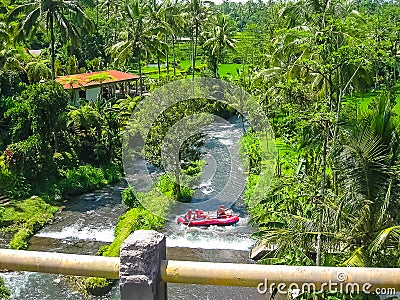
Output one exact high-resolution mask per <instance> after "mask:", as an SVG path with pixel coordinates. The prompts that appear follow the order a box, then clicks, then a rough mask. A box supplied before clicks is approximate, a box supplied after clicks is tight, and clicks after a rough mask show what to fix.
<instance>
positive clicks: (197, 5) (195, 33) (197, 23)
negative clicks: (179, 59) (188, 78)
mask: <svg viewBox="0 0 400 300" xmlns="http://www.w3.org/2000/svg"><path fill="white" fill-rule="evenodd" d="M203 3H204V1H203V0H192V2H191V3H189V6H188V13H189V15H190V20H191V23H192V24H191V26H192V28H191V29H192V30H191V32H190V34H191V44H192V78H193V79H194V74H195V69H196V58H197V42H198V38H199V35H200V31H201V28H202V26H203V25H204V24H205V23H206V22H207V19H208V15H209V13H208V9H207V8H206V7H205V6H204V5H203Z"/></svg>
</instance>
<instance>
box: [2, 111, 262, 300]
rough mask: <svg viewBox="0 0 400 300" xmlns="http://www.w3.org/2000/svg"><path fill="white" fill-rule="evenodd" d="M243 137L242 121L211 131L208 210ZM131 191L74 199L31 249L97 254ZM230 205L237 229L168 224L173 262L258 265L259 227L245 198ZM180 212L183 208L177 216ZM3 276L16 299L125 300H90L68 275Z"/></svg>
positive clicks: (204, 182) (173, 292) (216, 292)
mask: <svg viewBox="0 0 400 300" xmlns="http://www.w3.org/2000/svg"><path fill="white" fill-rule="evenodd" d="M241 134H242V124H241V122H240V120H239V119H236V118H234V119H232V120H231V122H230V123H228V124H226V123H225V124H217V125H215V124H214V125H213V126H212V127H210V128H209V129H208V132H207V138H206V143H205V144H204V146H203V147H202V149H201V151H202V153H203V154H202V156H203V159H205V160H206V162H207V164H206V165H205V167H204V169H203V173H202V176H201V179H200V183H199V184H198V185H197V186H196V189H195V195H194V202H195V203H203V204H204V205H207V201H208V200H209V199H211V198H212V197H214V196H215V195H218V194H219V193H221V190H222V189H223V187H224V184H226V181H227V180H228V179H227V174H229V172H230V170H231V166H230V162H231V161H232V160H231V157H230V153H229V152H230V148H229V147H231V146H234V145H233V144H236V143H237V140H238V137H240V135H241ZM125 186H126V184H124V183H119V184H116V185H114V186H107V187H104V188H102V189H100V190H97V191H95V192H92V193H87V194H84V195H81V196H77V197H74V198H72V199H69V200H68V202H66V203H65V208H64V209H63V210H62V211H61V213H59V214H57V215H56V217H55V218H54V220H53V221H52V222H51V223H50V224H48V225H46V226H45V227H44V228H43V229H42V230H41V231H40V232H38V233H37V234H36V235H35V236H34V237H33V238H32V240H31V243H30V247H29V250H38V251H53V252H64V253H78V254H95V253H96V252H97V249H98V248H99V247H100V246H101V245H105V244H107V243H110V242H111V241H112V240H113V230H114V227H115V225H116V223H117V219H118V216H120V215H122V214H123V213H124V212H125V211H126V208H125V207H124V205H123V204H121V191H122V190H123V189H124V188H125ZM230 205H231V206H232V209H233V211H234V212H235V213H239V214H240V216H241V219H240V221H239V223H238V224H237V226H235V227H234V226H228V227H213V226H212V227H208V228H192V227H191V228H188V227H186V226H181V225H178V224H176V222H173V221H167V222H166V223H165V226H164V229H163V232H164V233H165V235H166V237H167V248H168V249H167V258H170V259H180V260H196V261H212V262H233V263H252V262H251V261H250V260H249V258H248V255H249V250H250V249H251V247H252V246H253V245H254V243H255V240H254V239H252V238H251V233H252V232H253V228H252V227H251V225H250V224H249V223H248V216H247V212H246V209H245V207H244V205H243V199H239V200H238V201H236V202H235V203H230ZM179 213H181V208H179V209H177V210H176V211H173V212H172V213H171V215H176V214H179ZM1 276H2V277H3V278H4V280H5V282H6V285H7V286H8V287H9V288H10V290H11V292H12V299H32V300H33V299H40V300H47V299H49V300H50V299H51V300H66V299H71V300H78V299H99V300H103V299H120V296H119V289H118V286H117V285H116V286H115V287H113V289H112V290H111V292H110V293H108V294H107V295H104V296H102V297H95V296H88V297H86V298H85V297H84V296H83V295H82V294H80V293H79V292H77V291H75V290H74V289H73V288H71V286H70V284H69V283H68V280H67V278H66V277H65V276H62V275H53V274H43V273H32V272H9V273H3V274H2V275H1ZM168 297H169V299H173V300H174V299H182V300H186V299H190V300H195V299H210V300H211V299H218V300H222V299H226V300H228V299H232V300H236V299H237V300H240V299H254V300H258V299H266V298H265V295H260V294H258V293H257V291H256V289H255V288H240V287H218V286H203V285H182V284H168Z"/></svg>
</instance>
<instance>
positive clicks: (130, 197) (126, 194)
mask: <svg viewBox="0 0 400 300" xmlns="http://www.w3.org/2000/svg"><path fill="white" fill-rule="evenodd" d="M122 203H123V204H125V205H126V206H128V207H129V208H134V207H138V206H140V202H139V200H138V198H137V197H136V194H135V190H134V188H133V187H132V186H131V185H129V186H128V188H127V189H125V190H123V191H122Z"/></svg>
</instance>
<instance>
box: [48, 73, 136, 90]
mask: <svg viewBox="0 0 400 300" xmlns="http://www.w3.org/2000/svg"><path fill="white" fill-rule="evenodd" d="M137 79H139V76H138V75H135V74H130V73H124V72H120V71H116V70H108V71H100V72H91V73H82V74H75V75H67V76H60V77H57V78H56V81H57V82H59V83H61V84H62V85H63V87H64V89H71V88H72V89H79V88H82V87H88V86H97V85H100V84H104V83H110V82H121V81H131V80H137ZM71 85H72V87H71Z"/></svg>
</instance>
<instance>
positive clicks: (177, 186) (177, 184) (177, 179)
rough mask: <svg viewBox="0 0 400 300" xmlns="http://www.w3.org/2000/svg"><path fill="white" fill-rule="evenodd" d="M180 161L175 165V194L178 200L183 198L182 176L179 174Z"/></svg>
mask: <svg viewBox="0 0 400 300" xmlns="http://www.w3.org/2000/svg"><path fill="white" fill-rule="evenodd" d="M178 166H179V163H178V165H176V166H175V181H174V195H175V199H176V201H179V199H180V198H181V185H180V176H179V167H178Z"/></svg>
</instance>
